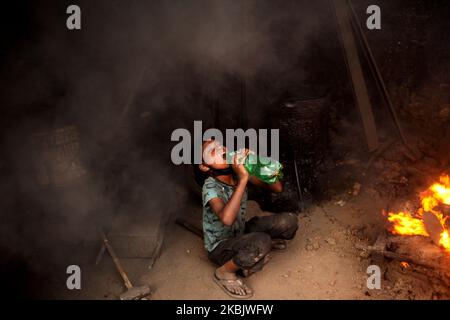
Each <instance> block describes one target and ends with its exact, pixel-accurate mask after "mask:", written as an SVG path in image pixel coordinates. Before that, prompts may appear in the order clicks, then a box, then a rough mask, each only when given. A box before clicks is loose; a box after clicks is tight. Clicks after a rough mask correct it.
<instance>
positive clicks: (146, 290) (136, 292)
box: [120, 285, 150, 300]
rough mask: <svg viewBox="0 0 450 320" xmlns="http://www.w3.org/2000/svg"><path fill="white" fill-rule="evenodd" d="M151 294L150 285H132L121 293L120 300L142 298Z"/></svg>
mask: <svg viewBox="0 0 450 320" xmlns="http://www.w3.org/2000/svg"><path fill="white" fill-rule="evenodd" d="M149 294H150V287H149V286H148V285H143V286H139V287H132V288H130V289H128V290H127V291H125V292H124V293H122V294H121V295H120V300H140V299H142V298H144V297H145V296H148V295H149Z"/></svg>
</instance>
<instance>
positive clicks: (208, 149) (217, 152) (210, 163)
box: [199, 140, 233, 176]
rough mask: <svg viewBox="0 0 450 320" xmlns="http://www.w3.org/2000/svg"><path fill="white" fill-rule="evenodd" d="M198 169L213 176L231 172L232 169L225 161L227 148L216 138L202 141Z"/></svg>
mask: <svg viewBox="0 0 450 320" xmlns="http://www.w3.org/2000/svg"><path fill="white" fill-rule="evenodd" d="M199 169H200V170H201V171H202V172H205V173H208V174H210V175H213V176H217V175H229V174H231V173H232V172H233V170H232V169H231V167H230V165H229V164H228V163H227V148H226V147H224V146H223V145H222V144H221V143H220V142H218V141H216V140H207V141H204V142H203V145H202V164H200V165H199Z"/></svg>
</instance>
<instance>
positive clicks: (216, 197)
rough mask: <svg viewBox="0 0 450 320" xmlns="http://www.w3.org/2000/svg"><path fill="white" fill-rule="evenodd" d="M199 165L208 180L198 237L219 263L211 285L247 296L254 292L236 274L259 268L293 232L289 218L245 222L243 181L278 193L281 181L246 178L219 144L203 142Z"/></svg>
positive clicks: (292, 218)
mask: <svg viewBox="0 0 450 320" xmlns="http://www.w3.org/2000/svg"><path fill="white" fill-rule="evenodd" d="M202 151H203V163H202V164H201V165H199V169H200V170H201V171H202V172H203V173H205V174H207V175H208V176H209V177H208V178H207V179H206V180H205V182H204V184H203V190H202V198H203V233H204V239H205V248H206V250H207V251H208V258H209V259H210V260H211V261H212V262H214V263H216V264H217V265H219V266H220V267H218V268H217V269H216V270H215V272H214V276H213V279H214V281H215V282H216V283H217V284H218V285H219V286H220V287H221V288H222V289H223V290H224V291H225V292H226V293H227V294H228V295H230V296H232V297H234V298H239V299H245V298H250V297H251V296H252V295H253V290H252V289H250V288H249V287H248V286H247V285H246V284H245V283H244V282H243V280H242V279H241V278H239V277H238V276H237V274H236V273H237V272H238V271H239V270H241V271H242V273H243V274H244V275H246V276H247V275H250V274H251V273H254V272H256V271H259V270H261V269H262V267H263V265H264V264H265V263H266V262H267V261H268V253H269V252H270V250H271V249H285V248H286V242H285V240H289V239H292V238H293V237H294V236H295V233H296V231H297V229H298V219H297V216H296V215H294V214H278V215H273V216H265V217H253V218H252V219H250V220H249V221H248V222H245V219H244V217H245V209H246V202H247V191H246V189H247V183H249V182H250V183H252V184H254V185H257V186H260V187H263V188H265V189H268V190H270V191H273V192H281V191H282V184H281V182H280V181H278V182H276V183H274V184H267V183H265V182H262V181H261V180H259V179H257V178H256V177H253V176H249V174H248V172H247V171H246V169H245V168H244V165H243V161H244V160H245V157H246V156H247V154H248V150H246V152H245V153H244V154H243V155H236V156H234V159H233V164H231V165H230V164H227V162H226V153H227V150H226V148H225V147H224V146H222V145H220V144H219V143H218V142H216V141H214V140H210V141H206V142H204V143H203V147H202Z"/></svg>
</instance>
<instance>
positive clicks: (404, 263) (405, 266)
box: [400, 261, 409, 269]
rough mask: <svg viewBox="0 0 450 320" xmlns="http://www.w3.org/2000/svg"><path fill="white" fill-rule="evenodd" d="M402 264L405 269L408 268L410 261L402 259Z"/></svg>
mask: <svg viewBox="0 0 450 320" xmlns="http://www.w3.org/2000/svg"><path fill="white" fill-rule="evenodd" d="M400 265H401V266H402V268H404V269H406V268H409V263H408V262H406V261H402V262H400Z"/></svg>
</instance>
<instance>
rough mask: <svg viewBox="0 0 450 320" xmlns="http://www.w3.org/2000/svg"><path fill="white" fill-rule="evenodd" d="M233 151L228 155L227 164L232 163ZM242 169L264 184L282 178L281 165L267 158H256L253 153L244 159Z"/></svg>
mask: <svg viewBox="0 0 450 320" xmlns="http://www.w3.org/2000/svg"><path fill="white" fill-rule="evenodd" d="M235 154H236V152H235V151H233V152H229V153H228V158H227V159H228V161H229V163H233V156H234V155H235ZM244 167H245V169H246V170H247V172H248V173H249V174H250V175H251V176H255V177H257V178H258V179H259V180H261V181H264V182H265V183H268V184H272V183H275V182H277V181H279V180H281V179H282V178H283V165H282V164H281V163H280V162H279V161H277V160H274V159H271V158H269V157H261V156H257V155H256V154H254V153H249V154H248V156H247V158H245V162H244Z"/></svg>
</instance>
